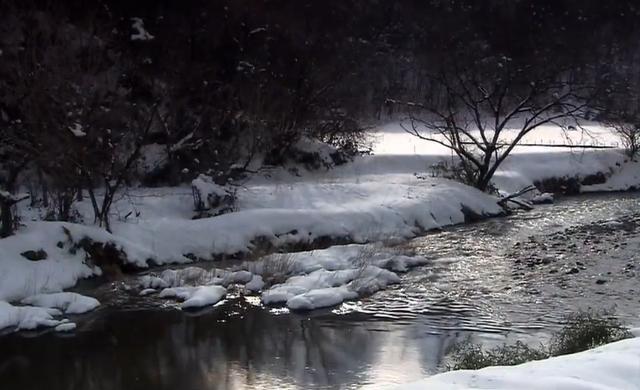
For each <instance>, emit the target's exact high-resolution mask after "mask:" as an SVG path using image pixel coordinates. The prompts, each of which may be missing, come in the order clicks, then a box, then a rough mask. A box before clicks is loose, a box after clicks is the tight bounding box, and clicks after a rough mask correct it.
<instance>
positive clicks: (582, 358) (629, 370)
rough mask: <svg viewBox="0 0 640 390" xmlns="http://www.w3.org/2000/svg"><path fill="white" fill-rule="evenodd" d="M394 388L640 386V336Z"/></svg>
mask: <svg viewBox="0 0 640 390" xmlns="http://www.w3.org/2000/svg"><path fill="white" fill-rule="evenodd" d="M397 389H398V390H413V389H416V390H417V389H429V390H454V389H455V390H466V389H492V390H502V389H504V390H507V389H508V390H512V389H522V390H538V389H539V390H547V389H562V390H596V389H598V390H624V389H629V390H631V389H640V338H633V339H627V340H622V341H618V342H615V343H611V344H608V345H604V346H602V347H599V348H595V349H592V350H589V351H585V352H580V353H576V354H573V355H565V356H559V357H554V358H550V359H545V360H539V361H534V362H529V363H524V364H521V365H518V366H513V367H488V368H484V369H481V370H475V371H474V370H462V371H452V372H447V373H444V374H439V375H435V376H432V377H430V378H427V379H425V380H422V381H419V382H415V383H411V384H405V385H401V386H398V387H397Z"/></svg>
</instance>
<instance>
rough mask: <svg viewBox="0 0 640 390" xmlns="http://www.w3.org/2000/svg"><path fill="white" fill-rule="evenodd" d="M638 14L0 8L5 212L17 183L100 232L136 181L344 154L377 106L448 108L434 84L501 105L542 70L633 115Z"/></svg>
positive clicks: (624, 10) (254, 4) (170, 4)
mask: <svg viewBox="0 0 640 390" xmlns="http://www.w3.org/2000/svg"><path fill="white" fill-rule="evenodd" d="M639 13H640V9H638V8H636V6H635V5H634V2H631V1H629V2H625V1H615V2H602V1H580V0H562V1H557V0H546V1H518V0H493V1H491V0H487V1H473V0H465V1H457V0H451V1H444V0H431V1H418V0H413V1H383V0H367V1H358V0H346V1H284V0H271V1H269V0H229V1H222V0H221V1H187V2H184V1H173V0H164V1H163V0H147V1H143V0H136V1H81V0H75V1H73V0H71V1H23V0H4V1H2V2H1V3H0V140H1V142H0V189H2V193H1V194H2V195H1V196H0V204H1V205H2V206H3V210H2V215H3V216H6V215H8V213H9V212H8V210H10V208H11V206H12V205H13V204H14V203H15V202H16V201H18V200H19V199H18V197H17V196H16V195H12V194H14V193H15V192H16V191H17V190H18V187H19V186H24V185H26V186H30V187H32V188H36V189H38V190H39V191H40V193H42V199H41V201H42V202H45V203H51V204H53V205H54V207H53V210H54V214H55V215H54V216H52V218H55V219H62V220H67V219H69V218H70V217H71V216H70V215H69V213H70V212H71V211H70V210H71V203H72V202H73V201H74V199H76V198H78V197H82V196H88V197H90V199H91V202H92V205H93V208H94V212H95V215H96V219H97V220H98V222H100V223H101V224H104V225H106V227H107V228H108V217H106V215H107V214H108V210H109V207H110V204H111V202H112V201H113V196H114V194H115V193H116V192H117V191H118V190H119V189H120V188H122V187H123V186H126V185H128V184H131V183H133V182H142V183H143V184H146V185H162V184H172V185H175V184H179V183H181V182H185V181H188V180H191V179H193V178H194V177H196V176H197V175H198V174H199V173H207V174H209V175H211V176H212V177H214V178H215V179H216V180H217V181H219V182H221V183H223V182H226V181H227V180H228V179H229V178H230V177H232V176H233V175H234V174H236V173H237V172H238V171H243V170H247V169H250V167H251V163H252V162H253V161H254V160H255V159H256V157H257V156H260V158H261V159H262V161H263V162H264V163H266V164H281V163H284V162H286V160H287V158H288V156H289V153H288V152H289V150H290V148H291V147H292V145H294V144H295V143H296V142H297V141H298V140H300V139H301V138H302V137H310V138H313V139H317V140H320V141H324V142H329V143H331V144H333V145H334V146H336V147H337V148H341V149H343V150H345V151H348V152H349V153H353V152H355V151H357V150H358V148H359V147H360V141H361V139H362V134H361V133H362V128H363V126H364V125H365V124H367V123H370V122H372V121H375V120H380V119H384V118H388V117H389V116H393V115H396V114H398V111H401V113H402V112H403V111H406V110H407V107H406V105H394V104H389V103H388V102H389V99H393V100H395V101H402V102H420V104H426V103H432V102H435V103H434V104H435V105H437V106H447V105H449V106H450V103H451V96H450V95H448V94H447V90H446V88H443V85H442V82H440V81H442V80H443V79H442V77H445V79H446V80H449V79H450V78H452V77H453V78H455V77H458V76H459V75H466V76H464V77H465V82H468V81H469V80H473V79H474V78H477V77H480V76H481V77H482V78H483V80H494V81H495V80H498V83H497V84H496V85H498V87H499V88H502V89H504V90H508V91H509V93H506V94H505V97H504V99H507V100H508V99H509V98H510V96H511V92H513V93H516V92H517V91H522V90H525V89H527V88H531V82H530V81H531V80H540V79H541V78H544V79H545V80H558V79H561V80H563V81H564V82H568V83H570V84H571V85H574V84H575V85H578V84H580V85H589V86H590V87H593V89H592V90H597V91H605V92H606V93H602V94H598V95H593V94H592V96H590V100H589V102H590V108H592V111H593V112H594V113H596V114H598V115H601V116H602V115H605V116H607V117H610V118H614V119H616V120H617V119H619V118H624V119H625V120H627V121H635V120H636V116H638V115H639V110H638V107H637V99H636V98H635V97H634V98H633V99H629V98H628V96H637V95H638V92H637V90H638V89H637V86H638V83H640V77H639V76H640V74H639V73H638V70H637V69H636V68H637V66H635V65H634V64H635V63H637V61H636V57H637V55H638V53H639V51H638V50H637V46H638V42H640V39H639V38H640V24H638V23H637V20H639V19H638V17H639V16H640V15H639ZM506 69H509V73H508V74H507V73H505V72H506ZM478 72H481V73H478ZM434 75H437V76H438V77H434ZM512 76H513V77H512ZM506 79H508V80H509V84H508V85H506V84H504V83H503V82H502V80H506ZM456 83H458V81H456ZM613 88H615V91H613V90H611V89H613ZM546 90H548V91H551V90H552V88H548V89H546ZM560 92H562V91H560ZM514 96H515V95H514ZM594 96H595V97H594ZM621 102H624V104H622V103H621ZM581 112H582V111H581ZM490 154H491V153H490ZM98 188H99V189H100V191H101V192H100V193H101V196H100V197H97V196H96V195H95V193H94V189H98ZM102 194H104V196H102ZM103 218H104V221H103V220H102V219H103ZM3 226H5V227H4V228H3V232H2V235H6V234H8V232H9V227H7V226H6V224H3Z"/></svg>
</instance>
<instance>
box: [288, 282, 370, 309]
mask: <svg viewBox="0 0 640 390" xmlns="http://www.w3.org/2000/svg"><path fill="white" fill-rule="evenodd" d="M357 297H358V294H357V293H356V292H355V291H351V290H349V289H348V288H347V287H346V286H340V287H328V288H321V289H316V290H312V291H309V292H306V293H304V294H299V295H296V296H294V297H292V298H291V299H289V300H288V301H287V307H289V308H290V309H292V310H313V309H317V308H321V307H329V306H335V305H337V304H339V303H342V302H343V301H345V300H348V299H355V298H357Z"/></svg>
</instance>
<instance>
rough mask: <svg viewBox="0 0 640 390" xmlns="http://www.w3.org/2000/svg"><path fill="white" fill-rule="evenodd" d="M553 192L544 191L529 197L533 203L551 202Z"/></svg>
mask: <svg viewBox="0 0 640 390" xmlns="http://www.w3.org/2000/svg"><path fill="white" fill-rule="evenodd" d="M553 199H554V197H553V194H551V193H548V192H545V193H542V194H539V195H535V196H534V197H532V198H531V202H532V203H533V204H543V203H553Z"/></svg>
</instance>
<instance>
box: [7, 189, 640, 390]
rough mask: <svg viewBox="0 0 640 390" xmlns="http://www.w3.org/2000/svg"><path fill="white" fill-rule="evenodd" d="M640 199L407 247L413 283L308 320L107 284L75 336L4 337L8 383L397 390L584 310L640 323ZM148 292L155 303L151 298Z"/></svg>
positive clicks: (500, 221) (482, 226)
mask: <svg viewBox="0 0 640 390" xmlns="http://www.w3.org/2000/svg"><path fill="white" fill-rule="evenodd" d="M639 225H640V195H637V194H631V193H627V194H608V195H590V196H579V197H566V198H563V199H561V200H559V201H558V202H556V204H554V205H544V206H539V207H537V208H536V209H535V210H533V211H530V212H523V213H518V214H515V215H512V216H509V217H504V218H496V219H491V220H487V221H484V222H480V223H475V224H470V225H463V226H457V227H452V228H449V229H445V230H443V231H440V232H434V233H430V234H428V235H425V236H422V237H418V238H415V239H413V240H411V241H409V242H407V243H404V244H401V246H400V248H401V250H403V251H406V252H412V253H419V254H423V255H425V256H427V258H429V259H430V263H429V264H428V265H427V266H424V267H420V268H417V269H414V270H412V271H410V272H408V273H406V274H404V275H402V284H400V285H398V286H396V287H394V288H391V289H389V290H386V291H383V292H379V293H377V294H375V295H374V296H372V297H369V298H366V299H363V300H360V301H358V302H349V303H345V304H343V305H341V306H340V307H338V308H334V309H328V310H319V311H314V312H311V313H303V314H295V313H289V312H288V311H286V310H283V309H278V308H267V307H263V306H261V305H260V302H259V299H256V298H244V297H240V296H238V297H235V298H234V297H233V296H232V297H231V298H230V299H227V300H226V301H224V303H223V304H221V305H217V306H215V307H212V308H209V309H206V310H204V311H201V312H198V313H188V312H182V311H179V310H176V308H175V306H172V305H167V306H166V307H160V308H158V305H157V303H155V302H149V301H147V300H145V298H141V297H138V296H135V295H133V294H130V293H128V292H127V291H126V290H125V289H123V288H122V286H123V285H124V284H123V282H120V283H113V284H110V285H106V286H101V287H100V288H99V289H98V291H100V293H101V294H103V295H104V296H106V295H109V296H110V298H106V301H105V298H103V297H100V299H101V300H102V301H103V305H102V307H101V308H100V309H98V310H97V311H95V312H93V313H89V314H86V315H82V316H78V318H76V320H77V322H78V324H79V328H78V329H77V331H76V332H75V333H74V334H66V335H65V334H57V333H54V332H51V331H41V332H21V333H13V334H8V335H4V336H0V384H2V386H1V387H2V388H3V389H38V390H41V389H47V390H55V389H83V390H95V389H183V390H191V389H194V390H196V389H228V388H244V387H249V388H265V389H273V388H279V389H349V388H362V387H364V388H384V387H386V386H389V385H391V384H394V383H402V382H407V381H413V380H417V379H420V378H423V377H424V376H427V375H431V374H433V373H436V372H439V371H442V370H444V369H445V368H446V364H447V357H446V354H447V350H448V349H449V348H450V347H451V346H452V345H453V344H455V343H456V342H460V341H464V340H466V339H467V338H468V339H470V340H471V341H472V342H477V343H482V344H484V345H487V346H490V345H496V344H501V343H504V342H512V341H515V340H523V341H525V342H528V343H532V344H538V343H544V342H546V341H548V339H549V337H550V334H551V333H552V332H553V331H554V330H556V329H557V328H558V327H559V326H560V324H561V322H562V319H563V317H564V316H565V315H566V314H568V313H571V312H575V311H576V310H578V309H581V308H582V309H585V308H589V307H591V308H595V309H608V310H614V311H615V315H616V316H618V317H619V318H620V319H621V321H622V322H624V323H628V324H630V325H636V326H637V325H638V324H639V323H640V317H639V314H640V294H639V293H638V292H639V291H640V283H639V282H640V261H638V253H639V246H640V228H639ZM147 299H148V298H147Z"/></svg>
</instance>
